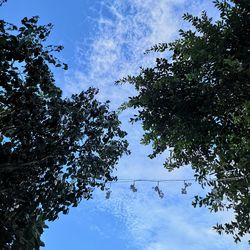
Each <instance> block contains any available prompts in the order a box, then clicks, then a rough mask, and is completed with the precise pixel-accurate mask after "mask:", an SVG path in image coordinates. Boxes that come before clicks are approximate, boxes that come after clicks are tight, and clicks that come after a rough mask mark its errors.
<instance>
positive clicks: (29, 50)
mask: <svg viewBox="0 0 250 250" xmlns="http://www.w3.org/2000/svg"><path fill="white" fill-rule="evenodd" d="M37 22H38V17H33V18H31V19H27V18H24V19H23V20H22V26H21V27H19V28H18V27H16V26H14V25H11V24H8V23H6V22H5V21H4V20H0V159H1V162H0V248H1V249H24V248H25V249H39V245H42V242H41V241H40V235H41V233H42V232H43V228H44V224H43V222H44V221H45V220H49V221H53V220H55V219H56V218H57V217H58V214H59V213H60V212H63V213H68V210H69V207H70V206H71V205H72V206H77V205H78V204H79V202H80V201H81V200H82V199H89V198H91V194H92V191H93V189H94V188H95V187H98V188H100V189H102V190H104V189H105V186H106V183H107V182H109V181H112V180H114V179H115V177H113V176H112V171H113V170H114V168H115V165H116V164H117V161H118V159H119V158H120V157H121V155H122V154H123V153H128V151H127V141H126V140H125V139H123V138H124V137H125V135H126V133H125V132H124V131H122V130H121V129H120V122H119V120H118V117H117V114H116V113H115V112H111V111H109V106H108V102H106V103H100V102H98V101H97V100H96V99H95V96H96V94H97V90H96V89H94V88H89V89H88V90H87V91H85V92H81V93H80V94H77V95H73V96H72V97H71V98H62V91H61V90H60V89H59V88H58V87H56V86H55V82H54V79H53V74H52V72H51V71H50V69H49V65H50V64H51V65H54V66H56V67H63V68H65V69H66V68H67V65H65V64H61V63H60V62H59V61H58V60H57V59H56V58H55V57H54V56H53V52H58V51H60V50H61V49H62V47H61V46H48V47H44V46H43V43H44V42H45V41H46V38H47V36H48V35H49V33H50V30H51V27H52V26H51V25H50V24H49V25H46V26H39V25H38V24H37ZM30 239H32V241H31V240H30ZM28 244H30V246H28ZM24 246H25V247H24ZM15 247H16V248H15ZM22 247H23V248H22Z"/></svg>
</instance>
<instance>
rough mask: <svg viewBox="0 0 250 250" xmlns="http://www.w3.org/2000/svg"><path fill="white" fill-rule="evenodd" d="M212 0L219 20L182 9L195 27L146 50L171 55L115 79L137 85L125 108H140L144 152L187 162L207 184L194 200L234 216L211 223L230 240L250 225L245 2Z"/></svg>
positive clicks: (249, 50) (249, 19)
mask: <svg viewBox="0 0 250 250" xmlns="http://www.w3.org/2000/svg"><path fill="white" fill-rule="evenodd" d="M215 5H216V7H217V8H218V9H219V11H220V17H221V18H220V20H218V21H216V22H213V21H212V19H210V18H209V17H208V16H207V14H206V12H203V13H202V15H201V17H195V16H192V15H189V14H185V15H184V19H185V20H187V21H189V22H190V23H191V24H192V25H193V27H194V30H188V31H183V30H181V31H180V39H178V40H176V41H174V42H172V43H169V44H159V45H156V46H154V47H153V48H152V49H151V50H152V51H156V52H163V51H166V50H168V51H169V55H170V60H168V59H166V58H157V59H156V65H155V67H153V68H146V69H142V70H141V73H140V74H139V75H138V76H133V77H131V76H129V77H127V78H126V79H123V80H121V81H119V82H129V83H131V84H133V85H134V86H135V88H136V90H137V91H138V95H137V96H134V97H132V98H131V99H130V101H129V102H128V103H127V104H126V105H125V107H134V108H139V111H138V112H139V113H138V115H137V116H136V117H135V118H134V119H132V121H137V120H141V121H142V123H143V128H144V130H145V134H144V136H143V143H145V144H149V143H152V145H153V153H152V155H150V156H151V157H155V156H156V155H157V154H160V153H162V152H163V151H165V150H166V149H167V148H169V147H170V148H173V157H172V159H170V160H167V161H166V164H165V167H166V168H167V169H169V170H173V169H176V168H179V167H181V166H183V165H187V164H190V165H191V166H192V168H193V169H194V171H195V172H196V174H195V177H196V179H197V181H198V182H199V183H200V184H201V185H202V186H203V187H204V186H206V185H208V186H210V187H211V189H212V191H211V192H209V193H208V194H207V195H206V197H198V196H197V197H196V198H195V200H194V202H193V205H194V206H197V205H199V206H206V207H208V208H209V209H210V210H211V211H212V212H217V211H219V210H224V209H232V211H233V212H234V215H235V221H232V222H229V223H226V224H225V225H217V226H216V227H215V228H216V229H217V231H218V232H219V233H222V232H226V233H229V234H233V235H234V238H235V241H236V242H237V241H239V240H240V238H241V237H242V236H243V235H245V234H247V233H249V232H250V130H249V129H250V113H249V112H250V2H249V1H248V0H245V1H242V0H241V1H239V0H238V1H236V0H234V1H215ZM166 28H167V27H166ZM238 177H239V178H238ZM224 178H227V180H223V179H224ZM211 179H215V180H214V181H209V180H211Z"/></svg>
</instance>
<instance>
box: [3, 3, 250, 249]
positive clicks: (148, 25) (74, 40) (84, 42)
mask: <svg viewBox="0 0 250 250" xmlns="http://www.w3.org/2000/svg"><path fill="white" fill-rule="evenodd" d="M212 6H213V5H212V4H211V2H210V1H208V0H199V1H197V0H196V1H195V0H158V1H155V0H103V1H100V0H75V1H65V0H61V1H59V0H54V1H49V0H36V1H32V0H22V1H20V0H9V1H8V2H7V3H6V4H5V5H4V6H2V7H1V8H0V15H1V18H4V19H5V20H7V21H9V22H14V23H15V24H17V23H18V22H19V20H20V19H21V18H22V17H24V16H28V17H30V16H33V15H39V16H40V17H41V18H40V23H41V24H46V23H48V22H51V23H53V24H54V29H53V31H52V34H51V36H50V38H49V43H50V44H60V45H63V46H64V47H65V49H64V51H63V52H62V53H61V54H60V55H59V58H61V59H62V60H63V61H64V62H66V63H68V64H69V70H68V71H67V72H63V71H59V70H56V71H55V76H56V83H57V84H58V85H59V86H60V87H61V88H62V89H63V90H64V94H65V96H69V95H70V94H72V93H76V92H79V91H81V90H84V89H86V88H87V87H89V86H96V87H98V88H99V89H100V93H99V95H98V98H99V99H100V100H107V99H110V100H111V107H112V108H113V109H116V108H117V107H119V105H120V104H121V103H122V102H124V101H125V100H126V98H127V97H128V96H130V95H132V94H133V93H134V90H133V89H132V88H131V87H130V86H115V85H114V81H115V80H118V79H120V78H122V77H123V76H126V75H127V74H135V73H136V72H138V70H139V66H150V65H152V64H153V62H154V58H155V56H156V55H154V54H152V55H144V51H145V50H146V49H148V48H149V47H151V46H152V45H154V44H155V43H158V42H168V41H171V40H173V39H174V38H176V37H177V35H178V32H177V31H178V29H179V28H181V27H187V24H186V23H185V22H184V21H183V20H182V19H181V16H182V14H183V13H184V12H187V11H188V12H191V13H194V14H199V13H200V11H201V10H203V9H206V10H207V11H208V13H209V14H210V15H211V16H214V17H217V15H218V13H217V11H216V10H214V8H213V7H212ZM132 113H133V111H125V112H124V113H122V114H121V116H120V118H121V120H122V122H123V125H122V126H123V128H124V129H125V130H127V131H128V132H129V135H128V140H129V142H130V149H131V151H132V154H131V155H130V156H126V157H123V158H122V159H121V160H120V162H119V165H118V169H117V175H118V177H119V178H129V179H138V178H146V179H152V178H153V179H162V178H165V179H175V178H180V179H184V178H185V179H186V178H189V177H192V171H191V170H190V168H189V167H185V168H182V169H180V170H178V171H175V172H172V173H167V171H166V170H164V169H163V167H162V163H163V161H164V158H165V157H166V156H167V155H168V152H166V153H165V154H164V155H162V156H160V157H158V158H157V159H154V160H150V159H149V158H147V155H148V154H149V153H150V148H149V147H145V146H143V145H140V138H141V135H142V129H141V128H140V126H139V124H138V125H133V126H132V125H131V124H129V123H128V120H129V117H130V116H131V115H132ZM129 185H130V183H119V184H118V183H117V184H112V186H111V189H112V194H111V198H110V199H109V200H105V197H104V196H105V195H104V194H103V193H101V192H100V191H96V192H95V193H94V199H93V200H91V201H83V202H82V203H81V205H80V206H79V207H78V208H72V209H71V211H70V213H69V214H68V215H67V216H63V215H61V216H60V219H59V220H57V221H55V222H53V223H50V224H49V229H48V230H46V232H45V233H44V235H43V240H44V241H45V243H46V247H45V248H44V249H45V250H57V249H60V250H83V249H88V250H99V249H102V250H106V249H107V250H113V249H114V250H125V249H128V250H137V249H138V250H183V249H188V250H203V249H204V250H210V249H211V250H212V249H213V250H217V249H218V250H219V249H220V250H221V249H225V250H229V249H230V250H233V249H237V250H244V249H247V248H248V247H247V245H246V241H243V243H241V244H237V245H235V244H234V243H233V240H232V239H231V238H230V237H228V236H219V235H217V234H216V233H215V232H214V231H213V230H212V229H211V227H212V226H213V225H214V224H215V223H216V222H223V221H227V220H230V219H231V218H233V215H232V214H231V213H220V214H210V213H209V211H207V210H206V209H204V208H202V209H201V208H196V209H194V208H193V207H192V205H191V202H192V197H193V196H194V195H195V194H202V193H203V192H204V191H203V190H202V189H201V188H200V187H199V186H198V185H196V184H194V183H193V185H192V186H191V187H190V188H189V190H188V194H187V195H182V194H181V193H180V191H181V188H182V186H183V183H179V182H171V183H165V184H161V189H162V190H163V192H164V194H165V197H164V198H163V199H160V198H159V197H157V194H156V193H155V192H154V191H153V190H152V186H153V185H155V184H154V183H138V184H137V187H138V192H137V193H135V194H134V193H131V191H130V190H129Z"/></svg>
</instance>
